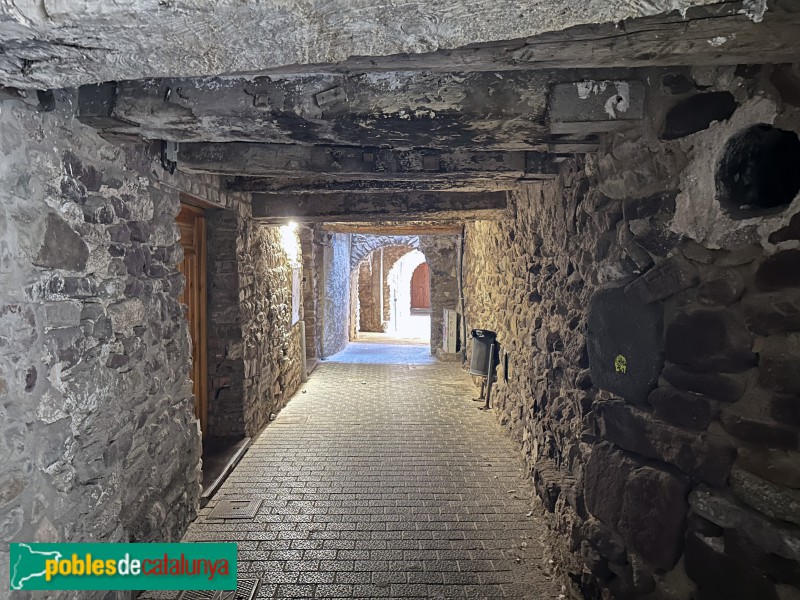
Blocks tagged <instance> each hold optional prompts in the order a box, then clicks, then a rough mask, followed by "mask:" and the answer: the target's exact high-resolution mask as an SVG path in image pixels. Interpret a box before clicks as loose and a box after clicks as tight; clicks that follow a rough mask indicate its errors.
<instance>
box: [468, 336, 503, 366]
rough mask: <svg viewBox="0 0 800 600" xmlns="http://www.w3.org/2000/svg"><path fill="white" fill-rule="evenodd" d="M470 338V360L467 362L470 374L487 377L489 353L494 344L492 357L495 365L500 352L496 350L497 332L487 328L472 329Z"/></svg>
mask: <svg viewBox="0 0 800 600" xmlns="http://www.w3.org/2000/svg"><path fill="white" fill-rule="evenodd" d="M470 337H471V338H472V360H471V361H470V363H469V373H470V375H478V376H479V377H488V376H489V370H490V363H489V353H490V352H491V351H492V346H493V345H494V348H495V350H494V356H493V357H492V359H493V360H494V362H495V365H497V363H498V362H499V361H498V357H499V355H500V353H499V352H498V351H497V333H496V332H494V331H489V330H488V329H473V330H472V332H471V333H470Z"/></svg>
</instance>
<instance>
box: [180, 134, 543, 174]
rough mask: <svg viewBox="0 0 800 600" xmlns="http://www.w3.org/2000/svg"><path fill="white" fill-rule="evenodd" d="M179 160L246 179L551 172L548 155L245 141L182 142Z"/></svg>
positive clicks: (188, 167)
mask: <svg viewBox="0 0 800 600" xmlns="http://www.w3.org/2000/svg"><path fill="white" fill-rule="evenodd" d="M178 162H179V164H180V166H181V169H182V170H184V171H188V172H205V173H219V174H223V175H242V176H248V177H263V176H297V175H298V174H301V173H308V174H327V175H335V176H358V177H359V178H373V179H405V180H412V181H413V180H414V179H436V178H444V179H447V178H450V177H455V176H459V175H464V176H471V177H481V176H483V177H488V176H492V177H497V178H503V177H505V178H511V179H516V178H519V177H523V176H525V175H526V174H528V173H530V174H547V175H550V174H553V173H554V172H555V171H554V168H553V165H552V162H551V160H550V157H549V156H548V155H547V154H546V153H535V152H523V151H517V152H501V151H494V152H480V151H468V150H449V151H448V150H440V149H435V148H430V149H414V150H389V149H382V148H359V147H353V146H300V145H289V144H254V143H247V142H231V143H225V144H219V143H217V144H215V143H194V144H193V143H189V144H182V145H181V146H180V150H179V157H178Z"/></svg>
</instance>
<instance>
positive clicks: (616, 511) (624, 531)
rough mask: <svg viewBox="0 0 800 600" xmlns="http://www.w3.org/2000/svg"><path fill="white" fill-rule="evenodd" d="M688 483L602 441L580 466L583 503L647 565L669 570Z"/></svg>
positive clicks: (677, 551)
mask: <svg viewBox="0 0 800 600" xmlns="http://www.w3.org/2000/svg"><path fill="white" fill-rule="evenodd" d="M687 492H688V484H687V482H686V481H685V480H681V479H680V478H677V477H675V476H674V475H672V474H670V473H668V472H666V471H662V470H659V469H654V468H652V467H649V466H646V465H645V464H643V463H642V462H640V461H637V460H636V459H634V458H633V457H632V456H631V455H626V454H625V453H623V452H621V451H619V450H616V449H614V446H613V445H611V444H609V443H603V444H600V445H598V446H596V447H595V448H594V449H593V450H592V456H591V458H590V459H589V462H588V463H587V465H586V507H587V509H588V510H589V512H591V513H592V514H593V515H595V516H596V517H597V518H599V519H600V520H601V521H602V522H604V523H605V524H606V525H608V526H610V527H611V528H612V529H614V530H616V531H619V533H620V535H622V537H623V539H625V541H626V543H627V544H629V545H630V547H631V549H633V551H634V552H636V553H637V554H638V555H639V556H641V557H642V558H644V559H645V561H647V563H648V564H650V565H653V566H654V567H656V568H659V569H670V568H672V567H673V566H674V565H675V562H676V561H677V560H678V558H679V556H680V554H681V545H682V540H681V535H680V533H679V532H680V531H681V530H682V527H683V522H684V519H685V518H686V512H687V508H688V505H687V504H686V494H687Z"/></svg>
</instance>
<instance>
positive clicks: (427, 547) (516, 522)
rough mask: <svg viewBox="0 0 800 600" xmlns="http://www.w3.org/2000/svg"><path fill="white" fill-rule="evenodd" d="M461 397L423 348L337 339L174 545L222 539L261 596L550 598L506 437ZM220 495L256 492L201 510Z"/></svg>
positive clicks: (458, 382) (453, 371) (535, 529)
mask: <svg viewBox="0 0 800 600" xmlns="http://www.w3.org/2000/svg"><path fill="white" fill-rule="evenodd" d="M474 395H475V389H474V388H473V387H472V385H471V383H470V379H469V377H468V376H467V375H466V373H465V372H464V371H462V370H461V369H460V368H459V366H458V365H456V364H453V363H437V362H436V361H435V360H433V359H431V358H430V356H429V354H428V350H427V348H425V347H419V346H410V345H396V346H394V345H387V344H385V343H383V344H369V343H353V344H350V345H349V346H348V348H347V349H346V350H345V351H343V352H341V353H339V354H338V355H336V356H334V357H331V358H330V359H328V360H326V361H324V362H323V363H322V364H321V365H320V366H319V367H318V368H317V370H316V371H315V372H314V373H313V374H312V376H311V379H310V380H309V382H308V383H307V384H306V385H305V386H304V388H303V389H302V390H301V392H298V394H297V395H296V396H295V397H294V398H293V399H292V400H291V402H290V403H289V405H288V406H287V407H286V408H285V409H284V410H283V411H282V412H281V413H280V415H279V416H278V418H277V420H275V421H274V422H273V423H271V424H270V425H269V426H268V427H267V428H266V429H265V430H264V432H263V433H262V434H261V436H260V437H259V438H258V439H257V440H256V441H255V442H254V443H253V445H252V447H251V449H250V450H249V451H248V453H247V455H246V456H245V457H244V459H243V460H242V462H241V463H240V464H239V465H238V466H237V467H236V469H235V470H234V472H233V473H232V474H231V476H230V477H229V478H228V480H227V481H226V482H225V484H224V485H223V487H222V488H221V489H220V491H219V492H217V494H216V495H215V496H214V498H213V499H212V500H211V502H210V504H209V506H207V507H206V508H205V509H203V510H202V511H201V516H200V517H199V518H198V519H197V521H196V522H195V523H194V524H193V525H192V526H191V528H190V530H189V532H188V534H187V536H186V538H185V540H186V541H236V542H238V543H239V569H240V573H241V575H240V577H243V578H259V579H260V580H261V588H260V592H259V597H262V598H460V599H463V598H530V599H532V600H534V599H535V600H543V599H548V598H559V597H560V585H559V584H558V583H557V582H556V580H554V579H553V578H552V577H550V576H549V575H548V573H547V572H548V558H549V555H548V553H547V550H546V548H545V546H544V544H543V542H542V527H543V525H542V523H541V521H539V520H538V519H537V517H536V516H535V515H533V514H531V515H529V512H530V510H531V509H530V505H531V503H530V497H531V493H532V488H531V487H530V485H529V484H528V483H527V481H525V480H524V479H523V478H522V477H521V473H522V463H521V461H520V459H519V453H518V450H517V447H516V445H515V444H514V443H513V442H512V441H511V440H510V439H509V438H508V436H507V435H506V434H505V433H504V432H503V431H502V430H501V428H500V426H499V425H498V424H497V423H496V419H495V416H494V415H492V414H490V413H484V412H481V411H479V410H477V406H479V404H478V403H476V402H472V401H471V398H472V397H473V396H474ZM223 498H233V499H246V498H260V499H262V500H263V502H262V503H261V506H260V509H259V511H258V514H257V515H256V517H255V518H254V519H252V520H226V521H216V522H215V521H211V520H209V519H208V514H209V512H210V511H211V510H212V509H213V508H214V507H215V506H216V504H217V503H218V502H219V501H220V500H222V499H223ZM561 597H563V596H561Z"/></svg>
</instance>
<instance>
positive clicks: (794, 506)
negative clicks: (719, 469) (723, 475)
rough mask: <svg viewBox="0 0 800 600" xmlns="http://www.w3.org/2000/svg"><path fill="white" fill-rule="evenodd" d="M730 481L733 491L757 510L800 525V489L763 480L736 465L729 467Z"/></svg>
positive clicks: (774, 517)
mask: <svg viewBox="0 0 800 600" xmlns="http://www.w3.org/2000/svg"><path fill="white" fill-rule="evenodd" d="M730 483H731V488H732V489H733V493H734V494H736V496H737V497H738V498H739V499H740V500H742V501H743V502H745V503H746V504H749V505H750V506H752V507H753V508H755V509H756V510H758V511H759V512H762V513H764V514H765V515H767V516H769V517H772V518H773V519H778V520H779V521H788V522H789V523H794V524H795V525H800V491H798V490H793V489H790V488H787V487H784V486H781V485H776V484H774V483H771V482H769V481H765V480H764V479H761V478H760V477H756V476H755V475H753V474H752V473H748V472H747V471H745V470H743V469H739V468H737V467H734V468H733V469H731V475H730Z"/></svg>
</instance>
